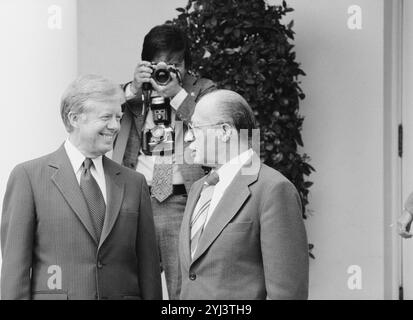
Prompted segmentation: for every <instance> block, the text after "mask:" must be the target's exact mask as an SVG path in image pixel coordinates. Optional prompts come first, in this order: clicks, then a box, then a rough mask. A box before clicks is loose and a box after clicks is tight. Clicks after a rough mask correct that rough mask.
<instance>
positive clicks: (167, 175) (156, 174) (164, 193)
mask: <svg viewBox="0 0 413 320" xmlns="http://www.w3.org/2000/svg"><path fill="white" fill-rule="evenodd" d="M172 168H173V164H172V156H158V157H156V160H155V166H154V168H153V178H152V188H151V190H152V196H154V197H155V198H156V199H157V200H158V201H159V202H163V201H164V200H166V199H167V198H168V197H169V196H170V195H171V194H172V193H173V185H172V177H173V172H172Z"/></svg>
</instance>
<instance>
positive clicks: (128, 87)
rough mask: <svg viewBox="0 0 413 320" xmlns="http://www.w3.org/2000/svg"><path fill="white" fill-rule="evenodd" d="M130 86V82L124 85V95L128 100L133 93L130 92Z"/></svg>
mask: <svg viewBox="0 0 413 320" xmlns="http://www.w3.org/2000/svg"><path fill="white" fill-rule="evenodd" d="M131 86H132V82H131V83H129V84H127V85H126V87H125V96H126V100H129V99H131V98H133V97H134V96H135V95H134V94H133V93H132V90H131Z"/></svg>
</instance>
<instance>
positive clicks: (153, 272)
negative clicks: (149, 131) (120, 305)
mask: <svg viewBox="0 0 413 320" xmlns="http://www.w3.org/2000/svg"><path fill="white" fill-rule="evenodd" d="M136 241H137V243H136V248H137V257H138V279H139V287H140V291H141V295H142V299H144V300H161V299H162V285H161V268H160V258H159V253H158V246H157V243H156V234H155V225H154V221H153V214H152V206H151V199H150V196H149V188H148V185H147V184H146V181H145V179H144V178H143V177H142V187H141V201H140V208H139V222H138V232H137V239H136Z"/></svg>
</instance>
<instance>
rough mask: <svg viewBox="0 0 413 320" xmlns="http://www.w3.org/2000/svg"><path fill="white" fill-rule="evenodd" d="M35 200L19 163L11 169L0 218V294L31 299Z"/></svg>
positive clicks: (13, 297) (3, 296) (10, 297)
mask: <svg viewBox="0 0 413 320" xmlns="http://www.w3.org/2000/svg"><path fill="white" fill-rule="evenodd" d="M34 230H35V204H34V198H33V191H32V188H31V183H30V180H29V177H28V175H27V172H26V170H25V169H24V167H23V166H22V165H20V166H17V167H16V168H15V169H14V170H13V171H12V173H11V175H10V178H9V181H8V184H7V189H6V194H5V196H4V201H3V212H2V219H1V251H2V260H3V264H2V270H1V298H2V299H4V300H6V299H7V300H15V299H31V279H30V272H31V267H32V248H33V241H34Z"/></svg>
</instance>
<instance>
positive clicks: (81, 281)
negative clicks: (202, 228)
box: [1, 146, 162, 299]
mask: <svg viewBox="0 0 413 320" xmlns="http://www.w3.org/2000/svg"><path fill="white" fill-rule="evenodd" d="M103 168H104V172H105V179H106V188H107V205H106V217H105V223H104V226H103V231H102V235H101V237H100V241H98V240H97V239H96V236H95V233H94V229H93V225H92V221H91V218H90V215H89V213H88V209H87V205H86V201H85V199H84V197H83V195H82V193H81V190H80V187H79V183H78V181H77V180H76V176H75V173H74V171H73V167H72V165H71V163H70V161H69V158H68V156H67V154H66V151H65V149H64V147H63V146H62V147H61V148H60V149H59V150H57V151H56V152H54V153H52V154H49V155H47V156H45V157H42V158H39V159H36V160H32V161H29V162H26V163H23V164H20V165H18V166H17V167H16V168H15V169H14V170H13V172H12V173H11V176H10V179H9V182H8V185H7V191H6V194H5V197H4V203H3V216H2V221H1V245H2V253H3V266H2V273H1V295H2V299H97V298H98V299H161V298H162V294H161V284H160V270H159V262H158V261H159V256H158V252H157V247H156V240H155V231H154V223H153V217H152V211H151V204H150V199H149V193H148V187H147V185H146V182H145V179H144V177H143V176H142V175H140V174H138V173H136V172H134V171H131V170H129V169H126V168H124V167H122V166H120V165H118V164H116V163H115V162H113V161H112V160H110V159H107V158H106V157H103ZM55 266H57V267H58V268H60V270H61V289H59V288H57V289H55V288H53V287H52V289H50V284H49V283H48V282H50V277H51V276H52V275H53V272H52V270H55V269H53V268H55ZM50 268H51V269H50Z"/></svg>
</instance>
